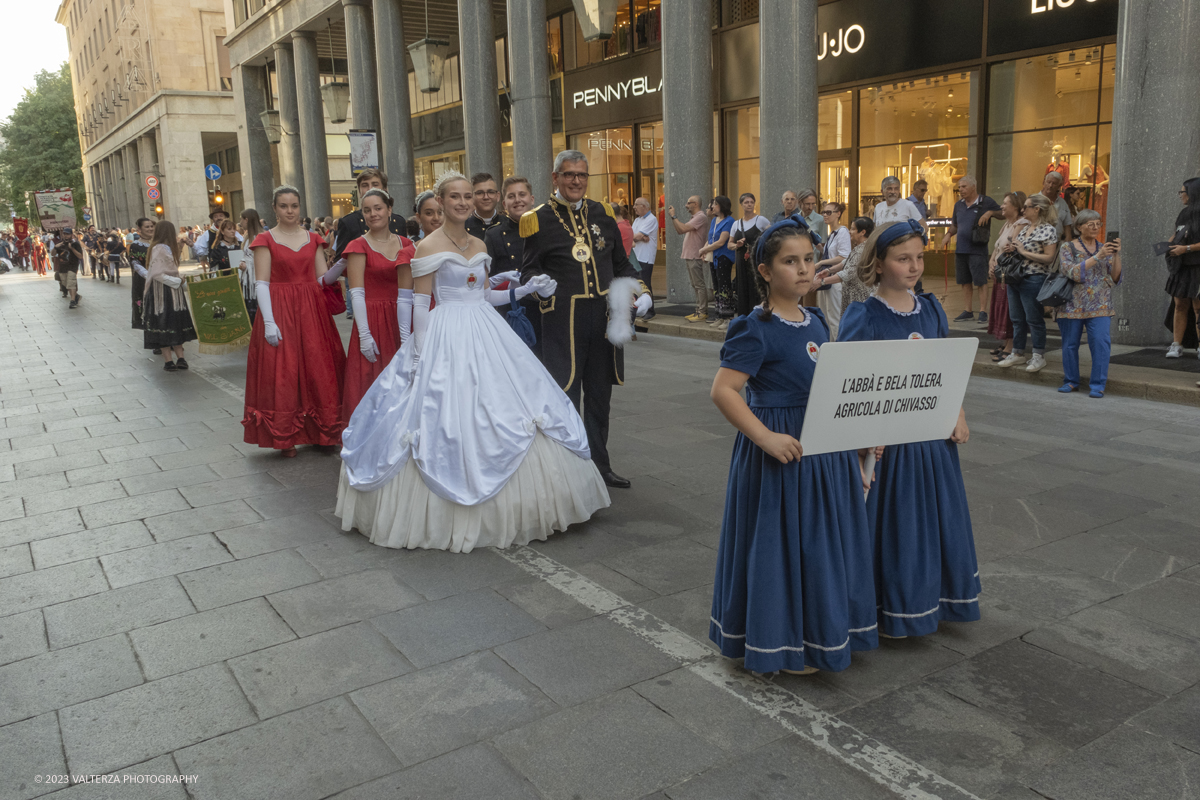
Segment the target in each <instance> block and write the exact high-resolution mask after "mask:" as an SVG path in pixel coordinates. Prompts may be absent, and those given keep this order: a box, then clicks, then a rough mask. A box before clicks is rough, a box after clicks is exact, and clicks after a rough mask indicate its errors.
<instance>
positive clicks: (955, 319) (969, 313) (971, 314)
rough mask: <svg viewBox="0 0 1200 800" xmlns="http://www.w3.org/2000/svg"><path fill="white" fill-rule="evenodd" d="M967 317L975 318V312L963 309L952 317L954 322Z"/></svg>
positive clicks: (965, 319)
mask: <svg viewBox="0 0 1200 800" xmlns="http://www.w3.org/2000/svg"><path fill="white" fill-rule="evenodd" d="M969 319H975V314H974V313H972V312H970V311H964V312H962V313H961V314H959V315H958V316H957V317H955V318H954V321H955V322H966V321H967V320H969Z"/></svg>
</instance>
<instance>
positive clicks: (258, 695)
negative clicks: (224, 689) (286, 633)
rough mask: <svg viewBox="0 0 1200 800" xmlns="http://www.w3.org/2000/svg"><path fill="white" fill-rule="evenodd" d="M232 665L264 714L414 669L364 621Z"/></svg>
mask: <svg viewBox="0 0 1200 800" xmlns="http://www.w3.org/2000/svg"><path fill="white" fill-rule="evenodd" d="M229 666H230V669H232V670H233V674H234V676H235V677H236V678H237V679H238V682H239V683H240V684H241V685H242V689H243V690H244V691H245V692H246V696H247V697H248V698H250V702H251V703H252V704H253V705H254V709H255V711H257V712H258V715H259V717H261V718H262V719H266V718H268V717H274V716H276V715H278V714H282V713H284V712H287V711H294V710H295V709H297V708H303V707H304V706H308V705H312V704H313V703H317V702H319V701H321V700H326V699H328V698H330V697H333V696H335V695H339V694H345V693H346V692H351V691H354V690H355V689H361V688H363V687H364V686H370V685H372V684H375V683H380V682H382V681H386V680H388V679H390V678H394V677H396V676H398V675H403V674H405V673H408V672H411V671H412V669H413V666H412V664H410V663H409V662H408V661H407V660H406V659H405V658H404V657H403V656H402V655H400V653H398V652H396V649H395V648H394V647H393V646H392V645H391V644H389V643H388V641H387V639H385V638H384V637H383V636H381V635H380V634H379V633H378V632H377V631H376V630H374V629H373V628H372V627H371V626H370V625H367V624H366V623H357V624H354V625H345V626H343V627H341V628H335V629H334V630H331V631H325V632H324V633H318V634H314V635H313V636H309V637H306V638H304V639H299V640H297V641H294V642H288V643H285V644H281V645H277V646H275V647H270V648H267V649H265V650H260V651H258V652H256V653H250V654H249V655H246V656H242V657H241V658H235V659H233V660H232V661H230V662H229Z"/></svg>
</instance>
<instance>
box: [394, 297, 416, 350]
mask: <svg viewBox="0 0 1200 800" xmlns="http://www.w3.org/2000/svg"><path fill="white" fill-rule="evenodd" d="M396 321H397V322H398V323H400V344H404V343H405V342H407V341H408V337H409V336H412V324H413V291H412V289H401V290H400V295H399V297H397V298H396Z"/></svg>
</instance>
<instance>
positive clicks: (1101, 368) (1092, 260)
mask: <svg viewBox="0 0 1200 800" xmlns="http://www.w3.org/2000/svg"><path fill="white" fill-rule="evenodd" d="M1075 230H1076V231H1077V232H1078V234H1079V238H1077V239H1075V240H1074V241H1071V242H1067V243H1066V244H1064V245H1063V251H1062V256H1061V257H1060V260H1061V264H1062V271H1063V273H1064V274H1065V275H1066V276H1067V277H1068V278H1070V279H1071V280H1073V281H1075V294H1074V296H1072V297H1071V299H1070V300H1068V301H1067V303H1066V305H1064V306H1063V307H1062V308H1061V309H1059V311H1058V314H1057V317H1058V329H1059V330H1060V331H1062V356H1063V377H1064V379H1065V380H1066V382H1065V383H1064V384H1063V385H1062V388H1060V389H1059V391H1060V392H1073V391H1075V390H1076V389H1078V388H1079V338H1080V336H1081V335H1082V334H1083V329H1084V328H1087V338H1088V349H1090V350H1091V351H1092V377H1091V383H1090V385H1091V392H1090V393H1089V395H1088V396H1089V397H1104V385H1105V383H1106V382H1107V381H1108V359H1109V356H1110V355H1111V352H1112V335H1111V333H1110V331H1109V323H1110V321H1111V317H1112V315H1113V307H1112V287H1113V286H1116V285H1117V284H1118V283H1120V282H1121V240H1120V239H1116V240H1115V241H1111V242H1101V241H1100V240H1099V238H1098V237H1099V235H1100V234H1101V233H1103V232H1104V225H1103V223H1102V222H1101V221H1100V215H1099V214H1098V213H1097V212H1095V211H1092V210H1091V209H1084V210H1083V211H1080V212H1079V214H1077V215H1076V217H1075Z"/></svg>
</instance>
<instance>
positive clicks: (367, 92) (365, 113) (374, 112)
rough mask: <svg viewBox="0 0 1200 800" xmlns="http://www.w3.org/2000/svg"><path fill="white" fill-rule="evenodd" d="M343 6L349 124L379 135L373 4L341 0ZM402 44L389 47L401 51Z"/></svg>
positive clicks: (393, 44)
mask: <svg viewBox="0 0 1200 800" xmlns="http://www.w3.org/2000/svg"><path fill="white" fill-rule="evenodd" d="M342 5H343V6H344V7H345V8H344V11H345V18H346V60H347V61H348V62H349V64H350V121H351V122H352V123H353V125H354V127H355V129H362V130H370V131H375V132H377V133H378V131H379V89H378V87H377V86H376V83H375V53H374V43H373V41H372V38H371V0H342ZM403 42H404V40H403V39H398V40H396V42H394V43H389V44H388V46H389V47H401V46H402V43H403ZM401 55H403V49H401ZM407 82H408V81H407V79H406V80H405V83H407Z"/></svg>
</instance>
